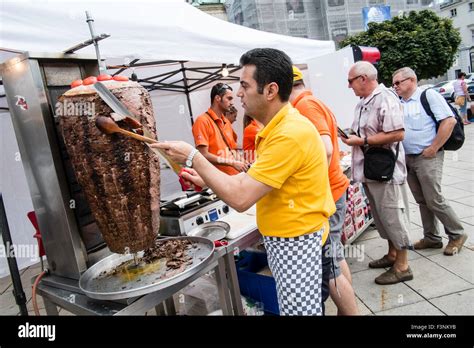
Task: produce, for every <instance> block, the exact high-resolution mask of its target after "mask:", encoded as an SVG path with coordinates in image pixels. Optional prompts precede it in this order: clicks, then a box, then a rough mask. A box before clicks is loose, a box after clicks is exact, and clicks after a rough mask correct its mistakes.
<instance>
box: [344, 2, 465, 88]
mask: <svg viewBox="0 0 474 348" xmlns="http://www.w3.org/2000/svg"><path fill="white" fill-rule="evenodd" d="M460 44H461V35H460V34H459V31H458V30H457V29H455V28H454V27H453V23H452V21H451V19H449V18H441V17H438V16H437V15H436V14H435V13H434V12H433V11H431V10H423V11H420V12H415V11H412V12H410V13H409V14H408V15H407V14H405V15H403V16H399V17H395V18H392V19H391V20H390V21H385V22H382V23H369V25H368V29H367V31H365V32H362V33H359V34H356V35H354V36H350V37H348V38H347V39H345V40H344V41H342V42H341V47H344V46H347V45H358V46H372V47H377V48H378V49H379V50H380V53H381V59H380V63H379V65H378V66H377V69H378V71H379V80H380V81H381V82H384V83H385V84H387V83H388V84H391V81H392V73H393V72H394V71H395V70H397V69H399V68H402V67H404V66H409V67H411V68H412V69H413V70H415V72H416V74H417V75H418V79H428V78H433V77H437V76H440V75H442V74H444V73H445V72H446V71H447V70H448V69H449V68H450V67H451V66H452V65H453V63H454V60H455V58H456V54H457V50H458V47H459V45H460Z"/></svg>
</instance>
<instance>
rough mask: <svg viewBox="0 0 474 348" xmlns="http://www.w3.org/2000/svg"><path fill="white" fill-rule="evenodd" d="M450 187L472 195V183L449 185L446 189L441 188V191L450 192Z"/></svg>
mask: <svg viewBox="0 0 474 348" xmlns="http://www.w3.org/2000/svg"><path fill="white" fill-rule="evenodd" d="M453 178H454V177H453ZM451 187H453V188H456V189H460V190H464V191H469V192H471V193H474V182H472V181H462V182H458V183H455V184H452V185H449V186H448V187H445V188H443V190H450V188H451Z"/></svg>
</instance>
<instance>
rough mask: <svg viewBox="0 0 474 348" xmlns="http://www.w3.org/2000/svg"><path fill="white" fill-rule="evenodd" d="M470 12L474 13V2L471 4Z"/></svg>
mask: <svg viewBox="0 0 474 348" xmlns="http://www.w3.org/2000/svg"><path fill="white" fill-rule="evenodd" d="M469 11H474V2H470V3H469Z"/></svg>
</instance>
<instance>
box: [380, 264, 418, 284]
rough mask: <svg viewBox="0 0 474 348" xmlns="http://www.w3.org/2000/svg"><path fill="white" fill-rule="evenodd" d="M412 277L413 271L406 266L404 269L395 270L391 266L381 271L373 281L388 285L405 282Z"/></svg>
mask: <svg viewBox="0 0 474 348" xmlns="http://www.w3.org/2000/svg"><path fill="white" fill-rule="evenodd" d="M412 279H413V272H412V271H411V268H410V267H408V269H407V270H406V271H403V272H397V271H395V269H394V268H393V267H391V268H390V269H389V270H388V271H387V272H385V273H382V274H381V275H379V276H378V277H377V278H375V283H377V284H379V285H390V284H397V283H400V282H406V281H408V280H412Z"/></svg>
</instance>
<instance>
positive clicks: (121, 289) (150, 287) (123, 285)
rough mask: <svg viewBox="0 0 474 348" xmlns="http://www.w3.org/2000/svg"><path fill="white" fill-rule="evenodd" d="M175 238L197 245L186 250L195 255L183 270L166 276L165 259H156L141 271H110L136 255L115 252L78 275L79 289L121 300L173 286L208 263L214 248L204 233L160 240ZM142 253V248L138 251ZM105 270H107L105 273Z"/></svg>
mask: <svg viewBox="0 0 474 348" xmlns="http://www.w3.org/2000/svg"><path fill="white" fill-rule="evenodd" d="M172 239H186V240H189V241H191V242H193V244H195V245H196V247H195V248H191V249H190V250H187V251H186V254H187V255H188V256H190V257H191V258H192V263H191V264H190V265H187V266H186V268H185V269H184V271H181V272H179V273H177V274H173V275H171V276H169V275H168V276H167V277H166V278H163V276H164V275H165V273H166V268H167V267H166V265H165V262H162V263H161V264H160V262H156V263H154V264H152V265H151V266H150V268H149V269H148V270H147V271H145V272H143V273H142V274H139V275H136V274H133V273H132V274H130V273H129V272H126V274H125V275H124V273H122V274H110V273H111V272H113V271H114V270H115V269H116V268H117V267H118V266H120V265H121V264H123V263H124V262H127V261H130V260H132V259H133V255H132V254H130V255H123V254H113V255H110V256H108V257H106V258H104V259H103V260H101V261H99V262H97V263H96V264H94V265H93V266H92V267H90V268H89V269H88V270H87V271H85V272H84V273H83V274H82V276H81V278H80V279H79V287H80V289H81V290H82V291H83V292H84V293H85V294H86V295H87V296H89V297H91V298H94V299H98V300H118V299H124V298H130V297H137V296H142V295H145V294H148V293H150V292H154V291H158V290H161V289H164V288H167V287H169V286H172V285H174V284H176V283H179V282H180V281H183V280H185V279H186V278H188V277H191V276H193V275H194V274H195V273H197V272H199V271H200V270H201V269H203V268H204V267H206V265H207V264H208V263H209V261H210V260H211V257H212V253H213V252H214V242H212V241H211V240H209V239H207V238H202V237H190V236H185V237H172V238H163V239H160V241H166V240H172ZM138 256H139V257H141V256H143V251H142V252H140V253H138ZM104 274H107V275H106V276H104Z"/></svg>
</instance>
